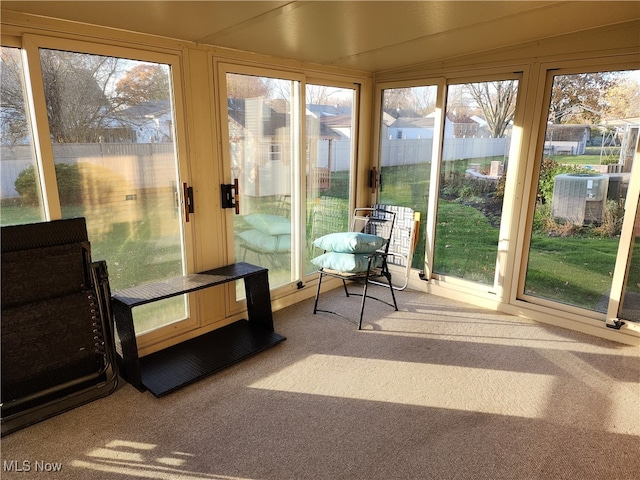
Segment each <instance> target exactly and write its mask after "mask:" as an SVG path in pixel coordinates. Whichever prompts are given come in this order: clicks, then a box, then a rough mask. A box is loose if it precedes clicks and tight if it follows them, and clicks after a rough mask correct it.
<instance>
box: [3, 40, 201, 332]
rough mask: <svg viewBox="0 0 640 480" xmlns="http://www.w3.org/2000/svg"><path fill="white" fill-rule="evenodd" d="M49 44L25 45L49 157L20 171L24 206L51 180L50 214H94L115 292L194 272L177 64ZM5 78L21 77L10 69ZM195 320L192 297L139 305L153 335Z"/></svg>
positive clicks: (95, 246)
mask: <svg viewBox="0 0 640 480" xmlns="http://www.w3.org/2000/svg"><path fill="white" fill-rule="evenodd" d="M43 41H44V40H43ZM47 44H48V47H47V48H44V47H43V46H39V45H34V44H33V43H31V42H29V44H28V46H27V47H26V48H25V52H26V53H27V58H28V59H29V69H30V72H31V82H32V91H33V92H34V94H33V104H34V108H33V110H34V112H35V118H37V123H38V131H39V137H40V138H39V139H38V142H39V145H40V151H41V152H42V158H39V159H38V162H39V167H38V168H34V167H33V166H31V165H27V162H26V161H25V160H24V159H21V161H22V167H21V171H19V172H15V174H16V178H15V179H13V182H14V185H17V186H18V188H17V189H16V190H17V193H18V195H19V199H20V201H21V202H22V205H21V207H20V208H21V209H22V210H23V211H24V212H25V213H24V214H23V215H25V216H29V215H32V214H31V213H29V212H31V211H32V210H34V209H36V208H37V207H35V206H34V202H36V201H37V200H34V198H37V196H38V194H37V192H38V191H39V185H40V184H42V185H44V188H43V189H42V190H43V192H44V196H43V198H44V200H45V203H47V204H49V205H50V208H51V211H52V212H53V213H52V214H51V215H47V218H46V219H47V220H52V219H56V218H59V217H62V218H72V217H85V218H86V222H87V230H88V234H89V239H90V241H91V249H92V257H93V258H95V259H100V260H106V262H107V265H108V269H109V280H110V284H111V289H112V290H113V291H117V290H120V289H123V288H127V287H131V286H135V285H139V284H142V283H148V282H156V281H160V280H163V279H165V278H169V277H173V276H176V275H181V274H183V273H185V272H186V258H187V251H186V243H185V241H184V238H185V231H184V228H183V214H182V208H181V188H180V187H179V186H180V185H181V183H180V175H179V165H178V155H177V151H176V142H175V137H176V135H175V115H174V100H173V80H172V63H163V62H162V61H138V60H132V58H133V55H132V53H133V52H131V51H129V50H127V51H126V52H127V53H128V55H123V56H106V55H102V54H92V53H86V52H87V51H91V50H92V49H93V48H94V46H93V45H90V44H85V43H75V42H67V41H55V40H52V39H49V40H48V41H47ZM51 44H55V45H64V46H63V47H62V48H60V47H58V48H51V47H49V45H51ZM76 47H78V50H75V48H76ZM85 49H86V50H85ZM115 50H116V51H117V49H115ZM123 52H124V51H123ZM152 56H153V55H152ZM157 57H159V58H163V59H167V60H169V61H170V62H175V61H176V59H175V57H173V56H166V55H161V56H157ZM2 86H3V90H4V89H5V88H9V87H11V86H12V85H11V83H10V82H9V80H8V77H5V76H4V75H3V77H2ZM3 138H4V135H3ZM21 141H22V142H23V143H24V142H26V137H23V139H22V140H21ZM3 149H4V147H3ZM3 153H4V150H3ZM3 156H4V155H3ZM3 161H4V159H3ZM38 171H44V172H45V173H44V175H42V176H40V175H38ZM6 173H7V172H5V169H4V168H3V175H5V174H6ZM3 185H4V179H3ZM14 202H15V200H14ZM12 206H13V205H12ZM3 216H4V211H3ZM21 221H25V220H24V219H22V220H21ZM194 321H195V320H194V319H193V318H189V312H188V305H187V302H186V297H177V298H173V299H170V300H165V301H163V302H159V303H158V304H151V305H148V306H143V307H139V308H136V310H135V311H134V323H135V327H136V334H137V335H142V336H145V337H146V338H145V340H144V341H143V342H142V343H146V344H150V343H153V341H154V340H150V339H151V338H155V339H157V338H160V337H162V338H164V339H166V338H169V337H170V336H171V335H173V334H175V333H176V332H178V331H180V330H181V329H184V328H192V326H193V322H194ZM164 327H167V328H164ZM147 334H148V335H147Z"/></svg>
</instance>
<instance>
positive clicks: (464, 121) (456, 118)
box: [445, 113, 480, 138]
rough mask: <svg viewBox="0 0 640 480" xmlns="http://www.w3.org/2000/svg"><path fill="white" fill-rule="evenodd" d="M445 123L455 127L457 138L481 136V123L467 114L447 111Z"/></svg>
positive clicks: (454, 131)
mask: <svg viewBox="0 0 640 480" xmlns="http://www.w3.org/2000/svg"><path fill="white" fill-rule="evenodd" d="M445 123H448V124H450V125H451V126H452V127H453V137H455V138H468V137H477V136H479V129H480V124H479V123H478V122H477V121H475V120H474V119H473V118H471V117H468V116H467V115H455V114H453V113H447V117H446V120H445ZM445 136H446V135H445Z"/></svg>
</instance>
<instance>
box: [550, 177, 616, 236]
mask: <svg viewBox="0 0 640 480" xmlns="http://www.w3.org/2000/svg"><path fill="white" fill-rule="evenodd" d="M608 186H609V177H608V176H606V175H597V174H590V173H563V174H561V175H557V176H556V177H555V179H554V181H553V198H552V200H551V215H552V216H553V217H554V218H558V219H563V220H566V221H568V222H571V223H573V224H576V225H585V224H589V223H600V222H602V212H603V210H604V203H605V201H606V200H607V189H608Z"/></svg>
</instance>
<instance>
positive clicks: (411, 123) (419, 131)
mask: <svg viewBox="0 0 640 480" xmlns="http://www.w3.org/2000/svg"><path fill="white" fill-rule="evenodd" d="M434 123H435V119H434V118H433V117H399V118H396V119H395V120H394V122H393V123H392V124H391V125H389V128H388V136H387V137H386V138H389V139H396V140H407V139H422V138H433V125H434Z"/></svg>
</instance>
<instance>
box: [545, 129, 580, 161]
mask: <svg viewBox="0 0 640 480" xmlns="http://www.w3.org/2000/svg"><path fill="white" fill-rule="evenodd" d="M589 138H591V126H590V125H584V124H583V125H573V124H570V125H567V124H551V125H548V126H547V134H546V140H545V142H544V153H545V154H547V155H584V152H585V148H586V146H587V144H588V142H589Z"/></svg>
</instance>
